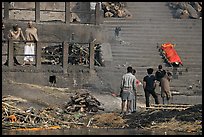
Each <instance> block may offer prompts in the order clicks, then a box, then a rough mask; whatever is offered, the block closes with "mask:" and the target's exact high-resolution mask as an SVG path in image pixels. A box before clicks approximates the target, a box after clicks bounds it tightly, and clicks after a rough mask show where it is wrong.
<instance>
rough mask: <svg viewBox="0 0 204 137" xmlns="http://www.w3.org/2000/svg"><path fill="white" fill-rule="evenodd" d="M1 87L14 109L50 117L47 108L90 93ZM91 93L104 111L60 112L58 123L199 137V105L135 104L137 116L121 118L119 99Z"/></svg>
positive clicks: (52, 112) (13, 85)
mask: <svg viewBox="0 0 204 137" xmlns="http://www.w3.org/2000/svg"><path fill="white" fill-rule="evenodd" d="M2 86H3V91H2V99H3V98H5V97H8V96H12V97H16V98H18V102H17V103H16V107H18V108H20V109H22V110H26V109H28V108H30V107H33V108H35V110H36V111H40V110H46V112H49V114H50V115H51V116H53V117H56V116H55V115H56V114H55V113H56V111H55V109H47V108H61V109H63V106H64V105H65V104H66V102H67V101H68V100H69V99H70V96H72V95H73V94H75V93H76V92H90V91H88V90H87V89H76V90H74V89H69V88H55V87H48V86H39V85H33V84H26V83H17V82H15V81H11V80H3V84H2ZM90 93H91V94H92V95H93V96H94V97H95V98H96V99H97V100H98V101H99V102H100V103H101V106H102V107H104V108H105V110H104V111H101V110H100V111H98V112H96V113H88V114H85V113H80V112H74V113H72V114H71V115H65V114H64V112H63V114H61V115H59V116H57V117H58V119H60V120H61V121H63V120H64V121H66V119H65V116H66V118H67V117H69V119H72V121H73V120H75V121H77V122H78V123H85V124H83V125H79V124H77V125H70V126H69V127H66V128H78V127H90V128H121V129H125V128H131V129H134V128H136V129H137V128H138V129H145V130H152V129H153V130H155V131H161V130H169V131H177V132H183V133H185V132H186V133H193V134H195V133H196V134H202V104H199V105H193V106H192V107H190V108H188V109H186V110H146V109H144V103H143V102H140V101H138V102H137V104H138V106H137V107H138V110H137V112H136V113H132V114H131V115H123V116H122V115H120V104H121V100H120V98H119V97H117V96H114V94H110V93H98V92H90ZM22 100H26V101H22ZM2 115H3V113H2ZM67 121H68V119H67ZM2 128H3V129H6V128H8V127H4V126H2ZM62 128H63V127H62Z"/></svg>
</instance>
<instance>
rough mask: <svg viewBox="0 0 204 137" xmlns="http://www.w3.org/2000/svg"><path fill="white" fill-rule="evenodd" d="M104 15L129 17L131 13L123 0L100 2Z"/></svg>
mask: <svg viewBox="0 0 204 137" xmlns="http://www.w3.org/2000/svg"><path fill="white" fill-rule="evenodd" d="M102 9H103V10H104V17H118V18H125V17H131V16H132V15H131V13H130V12H129V11H128V10H127V9H126V8H125V3H124V2H102Z"/></svg>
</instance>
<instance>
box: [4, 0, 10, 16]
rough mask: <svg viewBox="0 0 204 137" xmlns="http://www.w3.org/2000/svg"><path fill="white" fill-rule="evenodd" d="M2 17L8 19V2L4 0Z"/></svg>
mask: <svg viewBox="0 0 204 137" xmlns="http://www.w3.org/2000/svg"><path fill="white" fill-rule="evenodd" d="M4 18H5V20H8V19H9V2H4Z"/></svg>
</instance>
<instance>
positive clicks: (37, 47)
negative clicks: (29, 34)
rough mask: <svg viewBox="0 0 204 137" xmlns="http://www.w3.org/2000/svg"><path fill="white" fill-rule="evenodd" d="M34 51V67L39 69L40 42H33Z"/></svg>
mask: <svg viewBox="0 0 204 137" xmlns="http://www.w3.org/2000/svg"><path fill="white" fill-rule="evenodd" d="M35 49H36V50H35V53H36V56H35V63H36V67H37V69H40V68H41V52H42V51H41V50H42V49H41V44H39V42H36V44H35Z"/></svg>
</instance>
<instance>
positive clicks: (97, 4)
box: [95, 2, 100, 25]
mask: <svg viewBox="0 0 204 137" xmlns="http://www.w3.org/2000/svg"><path fill="white" fill-rule="evenodd" d="M99 24H100V5H99V3H98V2H97V3H96V8H95V25H99Z"/></svg>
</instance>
